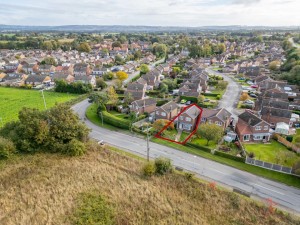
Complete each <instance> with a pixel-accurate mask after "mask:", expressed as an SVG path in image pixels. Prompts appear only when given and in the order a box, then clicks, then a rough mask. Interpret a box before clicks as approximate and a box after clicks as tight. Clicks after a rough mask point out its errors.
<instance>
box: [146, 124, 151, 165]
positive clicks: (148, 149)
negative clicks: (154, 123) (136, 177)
mask: <svg viewBox="0 0 300 225" xmlns="http://www.w3.org/2000/svg"><path fill="white" fill-rule="evenodd" d="M149 160H150V146H149V126H148V124H147V161H148V162H149Z"/></svg>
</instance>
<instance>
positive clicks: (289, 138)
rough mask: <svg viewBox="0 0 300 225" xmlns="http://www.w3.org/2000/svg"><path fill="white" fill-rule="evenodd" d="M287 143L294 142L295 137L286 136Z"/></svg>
mask: <svg viewBox="0 0 300 225" xmlns="http://www.w3.org/2000/svg"><path fill="white" fill-rule="evenodd" d="M285 139H286V140H287V141H289V142H292V141H293V136H286V138H285Z"/></svg>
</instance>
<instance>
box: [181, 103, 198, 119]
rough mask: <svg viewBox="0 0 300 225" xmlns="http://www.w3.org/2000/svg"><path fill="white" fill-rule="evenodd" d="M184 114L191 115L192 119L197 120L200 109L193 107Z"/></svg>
mask: <svg viewBox="0 0 300 225" xmlns="http://www.w3.org/2000/svg"><path fill="white" fill-rule="evenodd" d="M184 113H186V114H187V115H189V116H190V117H191V118H193V119H195V118H196V117H197V116H199V114H200V109H199V108H198V107H197V106H195V105H194V106H191V107H190V108H188V109H187V110H186V111H185V112H184Z"/></svg>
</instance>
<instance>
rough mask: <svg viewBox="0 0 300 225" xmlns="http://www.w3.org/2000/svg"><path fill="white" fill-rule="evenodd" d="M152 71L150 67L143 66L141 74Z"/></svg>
mask: <svg viewBox="0 0 300 225" xmlns="http://www.w3.org/2000/svg"><path fill="white" fill-rule="evenodd" d="M149 71H150V69H149V67H148V66H147V65H146V64H142V65H141V66H140V72H141V74H146V73H148V72H149Z"/></svg>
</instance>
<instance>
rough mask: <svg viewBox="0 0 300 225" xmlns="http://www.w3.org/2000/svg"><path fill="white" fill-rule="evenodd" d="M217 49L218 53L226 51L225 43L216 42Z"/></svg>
mask: <svg viewBox="0 0 300 225" xmlns="http://www.w3.org/2000/svg"><path fill="white" fill-rule="evenodd" d="M218 50H219V54H222V53H223V52H225V51H226V45H225V44H224V43H220V44H218Z"/></svg>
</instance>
